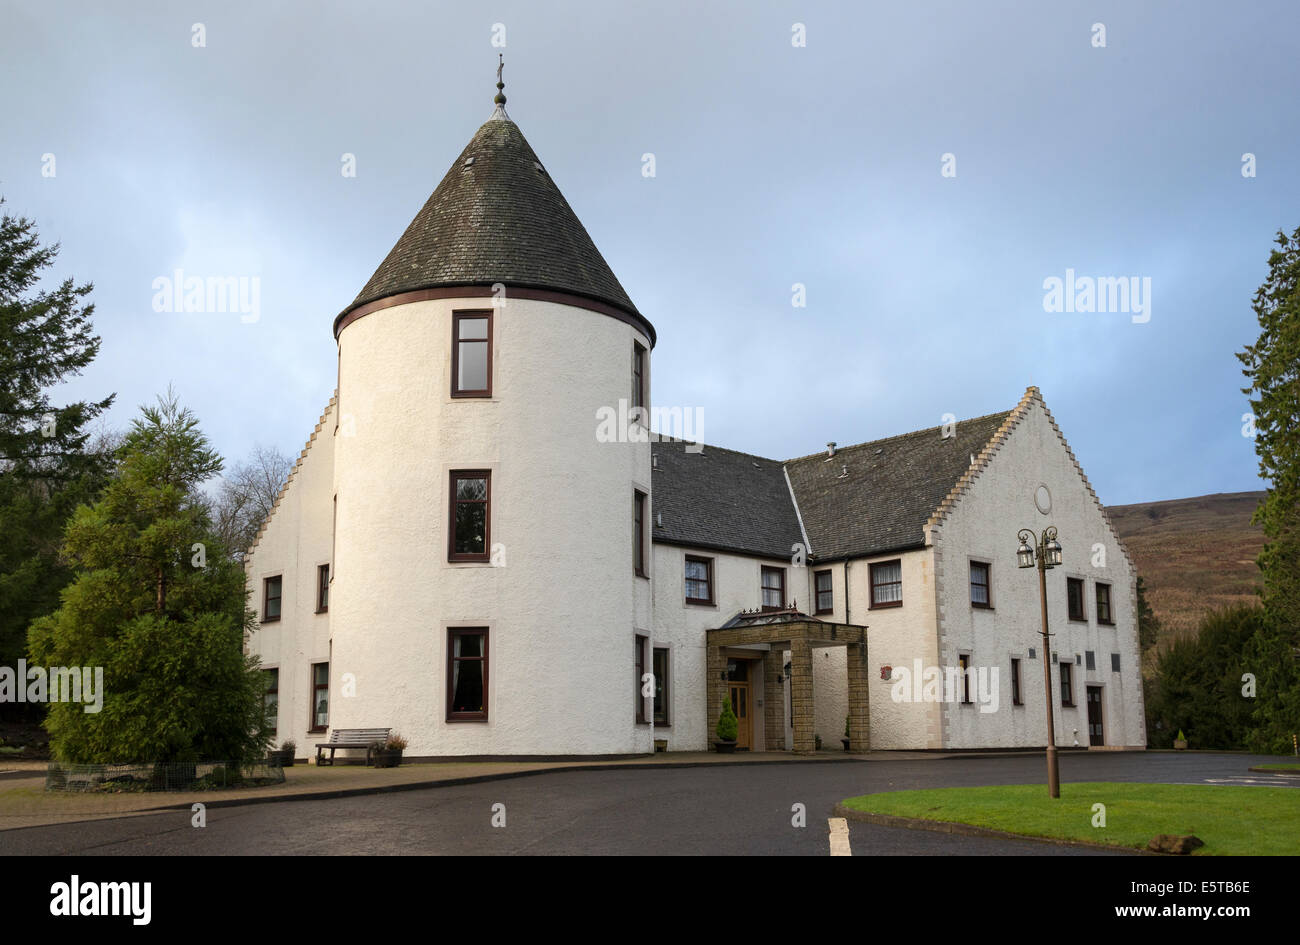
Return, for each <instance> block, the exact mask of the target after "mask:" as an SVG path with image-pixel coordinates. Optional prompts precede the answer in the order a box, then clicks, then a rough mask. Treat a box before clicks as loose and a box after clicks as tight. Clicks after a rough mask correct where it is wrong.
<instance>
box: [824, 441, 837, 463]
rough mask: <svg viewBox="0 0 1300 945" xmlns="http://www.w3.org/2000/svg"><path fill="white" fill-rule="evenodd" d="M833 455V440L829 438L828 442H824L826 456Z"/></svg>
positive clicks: (828, 457)
mask: <svg viewBox="0 0 1300 945" xmlns="http://www.w3.org/2000/svg"><path fill="white" fill-rule="evenodd" d="M834 455H835V441H834V440H831V441H830V442H829V443H827V444H826V458H827V459H830V458H831V457H832V456H834Z"/></svg>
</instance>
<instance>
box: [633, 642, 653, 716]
mask: <svg viewBox="0 0 1300 945" xmlns="http://www.w3.org/2000/svg"><path fill="white" fill-rule="evenodd" d="M635 639H636V656H635V668H634V669H633V674H634V676H635V679H633V681H632V682H633V690H632V699H633V705H635V706H636V713H635V715H634V718H635V719H636V721H638V722H645V721H646V717H645V694H644V690H643V689H642V687H643V686H644V685H645V672H646V669H645V649H646V644H647V643H649V642H650V638H649V637H643V636H641V635H640V634H639V633H638V634H637V635H636V638H635Z"/></svg>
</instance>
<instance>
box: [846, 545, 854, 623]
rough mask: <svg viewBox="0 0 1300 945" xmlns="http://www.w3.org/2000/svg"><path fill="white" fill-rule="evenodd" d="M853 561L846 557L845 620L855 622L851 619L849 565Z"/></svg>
mask: <svg viewBox="0 0 1300 945" xmlns="http://www.w3.org/2000/svg"><path fill="white" fill-rule="evenodd" d="M852 563H853V559H852V558H845V559H844V622H845V623H849V624H851V623H853V621H852V620H850V619H849V565H851V564H852Z"/></svg>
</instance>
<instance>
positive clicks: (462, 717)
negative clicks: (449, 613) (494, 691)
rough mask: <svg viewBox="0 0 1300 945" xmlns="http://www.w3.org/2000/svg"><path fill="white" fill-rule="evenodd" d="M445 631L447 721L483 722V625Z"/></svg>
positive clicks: (485, 666) (485, 665)
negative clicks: (446, 635) (446, 636)
mask: <svg viewBox="0 0 1300 945" xmlns="http://www.w3.org/2000/svg"><path fill="white" fill-rule="evenodd" d="M447 634H448V638H447V721H448V722H486V721H487V717H488V705H487V692H488V688H487V681H488V631H487V627H453V628H451V629H449V630H448V631H447Z"/></svg>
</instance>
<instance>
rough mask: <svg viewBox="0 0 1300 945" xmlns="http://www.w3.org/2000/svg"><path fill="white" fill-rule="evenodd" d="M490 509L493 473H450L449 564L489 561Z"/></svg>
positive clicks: (475, 471)
mask: <svg viewBox="0 0 1300 945" xmlns="http://www.w3.org/2000/svg"><path fill="white" fill-rule="evenodd" d="M491 507H492V473H491V472H490V471H489V470H486V469H469V470H453V471H452V474H451V523H450V527H449V532H450V534H449V537H448V543H447V545H448V547H447V560H448V561H487V560H489V549H490V548H491V545H490V544H489V543H488V542H489V528H490V527H491V521H492V513H491Z"/></svg>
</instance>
